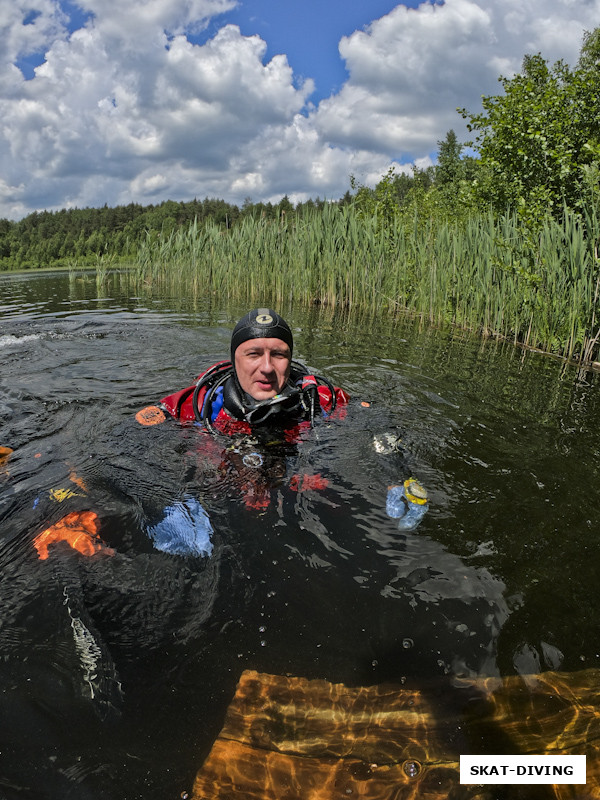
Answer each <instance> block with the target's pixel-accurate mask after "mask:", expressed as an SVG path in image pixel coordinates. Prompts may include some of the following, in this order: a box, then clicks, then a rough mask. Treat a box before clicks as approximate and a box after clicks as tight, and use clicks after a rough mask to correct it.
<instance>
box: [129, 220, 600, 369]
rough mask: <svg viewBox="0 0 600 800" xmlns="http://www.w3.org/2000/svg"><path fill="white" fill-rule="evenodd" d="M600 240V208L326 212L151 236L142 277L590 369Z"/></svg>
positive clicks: (598, 324)
mask: <svg viewBox="0 0 600 800" xmlns="http://www.w3.org/2000/svg"><path fill="white" fill-rule="evenodd" d="M599 242H600V226H599V224H598V217H597V214H596V213H595V212H594V211H593V210H591V211H590V213H589V214H588V216H587V218H586V219H585V220H584V219H582V218H581V216H578V215H576V214H574V213H572V212H570V211H569V210H568V209H565V211H564V214H563V217H562V220H561V221H558V220H556V219H554V218H551V217H548V218H547V219H545V220H544V221H543V223H542V224H541V225H539V226H538V228H537V229H536V230H535V232H532V231H531V230H530V229H524V228H523V226H522V224H521V223H520V221H519V219H518V217H517V216H513V215H505V216H502V217H497V216H494V215H492V214H491V213H490V214H489V215H477V216H472V217H471V218H469V219H467V220H466V221H462V222H449V221H444V220H442V219H438V218H426V219H424V218H421V217H420V216H419V215H418V214H417V213H415V214H413V215H412V216H409V217H407V216H401V215H398V216H397V217H396V218H395V219H394V220H393V221H391V222H390V221H389V220H387V221H386V222H385V224H383V222H382V220H381V219H378V217H377V215H373V216H369V217H365V216H361V215H360V214H359V213H358V212H357V211H356V209H355V208H354V207H353V206H345V207H339V206H336V205H325V206H324V207H323V209H322V210H317V209H314V210H308V211H307V212H305V213H304V214H303V215H301V216H295V217H294V218H293V219H290V220H287V219H286V218H285V216H282V217H280V218H279V219H278V220H275V221H269V220H266V219H259V220H254V219H252V218H250V217H247V218H245V219H243V220H242V221H241V222H239V223H238V224H236V226H234V227H233V228H232V229H229V230H224V229H223V228H221V227H219V226H217V225H215V224H213V223H208V224H206V225H198V224H197V223H194V224H193V225H191V226H190V227H189V228H187V229H179V230H176V231H173V232H172V233H171V234H170V235H168V236H164V237H161V236H157V235H156V234H154V235H149V236H148V237H147V240H146V241H145V242H144V243H143V245H142V247H141V248H140V251H139V253H138V258H137V263H136V276H137V278H138V280H140V281H143V282H144V283H145V284H147V285H150V286H154V285H157V286H158V285H160V286H167V285H174V284H177V285H179V287H180V289H181V290H183V291H186V292H188V293H199V294H208V293H211V294H216V295H218V296H220V297H222V298H223V299H227V300H234V301H244V302H248V303H251V302H253V301H256V302H261V303H266V302H269V303H271V304H272V305H275V306H283V305H285V306H286V307H287V306H289V305H290V304H291V303H294V304H300V305H305V306H306V305H314V304H323V305H327V306H331V307H339V306H342V307H344V308H349V309H355V310H358V311H362V312H368V313H371V314H379V313H385V314H390V313H396V312H401V311H402V312H410V313H413V314H416V315H420V316H422V317H423V318H425V319H428V320H429V321H430V322H431V323H432V324H436V325H443V324H453V325H458V326H461V327H464V328H469V329H474V330H478V331H480V332H481V333H483V334H484V335H486V336H498V337H505V338H511V339H513V340H514V341H515V342H519V343H522V344H524V345H527V346H530V347H534V348H538V349H541V350H545V351H547V352H552V353H557V354H559V355H561V356H564V357H566V358H575V359H578V360H580V361H582V362H585V363H589V362H591V361H594V360H595V359H596V358H597V357H598V344H599V340H600V319H599V317H600V315H599V314H598V310H599V305H598V304H599V284H600V259H599V257H598V243H599Z"/></svg>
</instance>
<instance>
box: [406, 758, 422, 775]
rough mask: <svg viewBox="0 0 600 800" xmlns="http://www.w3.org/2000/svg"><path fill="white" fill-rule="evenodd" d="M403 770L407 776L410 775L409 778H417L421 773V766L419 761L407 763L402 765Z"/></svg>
mask: <svg viewBox="0 0 600 800" xmlns="http://www.w3.org/2000/svg"><path fill="white" fill-rule="evenodd" d="M402 769H403V771H404V774H405V775H408V777H409V778H416V777H417V775H418V774H419V772H421V765H420V764H419V762H418V761H405V762H404V764H402Z"/></svg>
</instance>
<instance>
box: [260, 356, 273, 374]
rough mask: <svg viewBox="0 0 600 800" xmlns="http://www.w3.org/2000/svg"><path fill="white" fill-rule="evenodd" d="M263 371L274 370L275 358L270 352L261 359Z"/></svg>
mask: <svg viewBox="0 0 600 800" xmlns="http://www.w3.org/2000/svg"><path fill="white" fill-rule="evenodd" d="M260 366H261V369H262V371H263V372H273V360H272V358H271V354H270V353H265V354H264V355H263V357H262V359H261V361H260Z"/></svg>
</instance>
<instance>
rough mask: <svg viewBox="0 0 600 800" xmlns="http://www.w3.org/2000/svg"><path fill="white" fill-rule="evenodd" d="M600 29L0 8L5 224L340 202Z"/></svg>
mask: <svg viewBox="0 0 600 800" xmlns="http://www.w3.org/2000/svg"><path fill="white" fill-rule="evenodd" d="M598 25H600V0H446V2H437V3H430V2H424V3H421V4H419V3H418V0H407V3H404V4H400V5H398V4H396V3H395V2H393V0H80V1H79V2H67V0H0V217H5V218H9V219H18V218H20V217H22V216H24V215H25V214H28V213H29V212H31V211H33V210H42V209H48V210H51V209H59V208H69V207H73V206H77V207H80V208H81V207H84V206H102V205H104V204H105V203H107V204H108V205H109V206H114V205H119V204H126V203H129V202H132V201H134V202H137V203H141V204H143V205H147V204H150V203H159V202H161V201H163V200H167V199H173V200H191V199H193V198H194V197H198V198H204V197H219V198H223V199H225V200H228V201H230V202H233V203H237V204H241V203H242V202H243V201H244V199H245V198H251V199H252V201H254V202H258V201H259V200H263V201H267V200H271V201H272V202H278V201H279V199H281V197H282V196H283V195H284V194H287V195H288V196H289V197H290V199H291V200H292V201H294V202H297V201H299V200H303V199H306V198H308V197H313V198H316V197H321V198H329V199H337V198H339V197H341V196H342V195H343V194H344V192H345V191H346V190H347V189H348V188H349V176H350V175H351V174H352V175H355V176H356V178H357V179H358V180H359V181H361V182H362V183H366V184H373V183H374V182H376V181H377V179H378V178H379V177H381V175H383V174H384V173H385V171H386V170H387V169H388V167H389V166H390V164H394V163H395V164H398V165H408V164H411V163H417V164H419V165H427V164H429V163H431V162H432V160H434V159H435V154H436V151H437V143H438V141H440V140H441V139H443V138H444V137H445V135H446V133H447V131H448V130H449V129H450V128H453V129H454V130H455V131H456V133H457V135H458V137H459V139H460V140H461V141H463V140H465V139H466V138H467V134H466V131H465V129H464V125H463V120H462V118H461V117H460V115H459V114H458V113H457V111H456V108H457V107H466V108H468V109H469V110H471V111H477V110H478V108H479V104H480V97H481V95H482V94H483V95H485V94H496V93H498V91H499V89H500V87H499V84H498V77H499V76H500V75H510V74H512V73H513V72H514V71H519V69H520V65H521V61H522V58H523V55H525V54H526V53H537V52H541V53H542V55H543V56H544V57H545V58H546V59H548V60H549V61H551V62H554V61H556V60H558V59H559V58H562V59H564V60H565V61H567V62H568V63H570V64H574V63H575V61H576V59H577V56H578V53H579V49H580V46H581V42H582V36H583V32H584V31H585V30H592V29H593V28H595V27H596V26H598Z"/></svg>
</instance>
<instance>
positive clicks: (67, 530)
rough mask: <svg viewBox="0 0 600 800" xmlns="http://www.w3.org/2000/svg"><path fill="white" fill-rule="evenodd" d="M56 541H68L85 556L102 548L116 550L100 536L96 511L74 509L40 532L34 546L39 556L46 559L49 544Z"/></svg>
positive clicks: (107, 551)
mask: <svg viewBox="0 0 600 800" xmlns="http://www.w3.org/2000/svg"><path fill="white" fill-rule="evenodd" d="M56 542H66V543H67V544H68V545H70V546H71V547H72V548H73V550H77V551H78V552H79V553H81V554H82V555H84V556H93V555H94V553H98V552H99V551H100V550H104V551H105V552H106V553H108V554H109V555H113V554H114V550H113V549H112V548H110V547H107V545H106V544H105V543H104V542H103V541H102V539H101V538H100V537H99V536H98V515H97V514H96V513H95V512H94V511H72V512H71V513H70V514H67V516H66V517H63V518H62V519H61V520H59V521H58V522H57V523H56V524H55V525H52V526H51V527H50V528H47V529H46V530H45V531H42V532H41V533H40V534H38V535H37V536H36V537H35V539H34V540H33V546H34V547H35V549H36V550H37V551H38V556H39V558H41V559H42V560H43V561H45V560H46V559H47V558H48V546H49V545H51V544H55V543H56Z"/></svg>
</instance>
